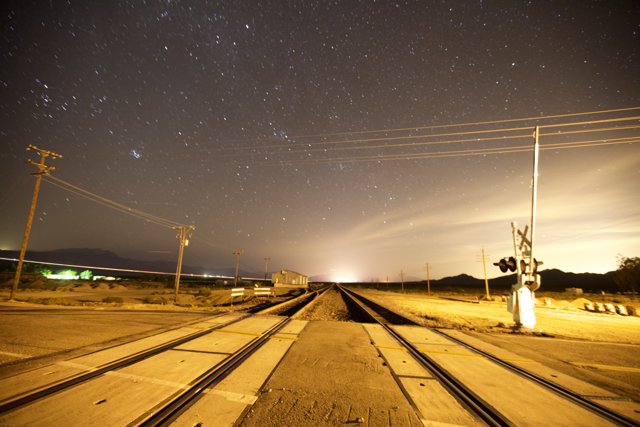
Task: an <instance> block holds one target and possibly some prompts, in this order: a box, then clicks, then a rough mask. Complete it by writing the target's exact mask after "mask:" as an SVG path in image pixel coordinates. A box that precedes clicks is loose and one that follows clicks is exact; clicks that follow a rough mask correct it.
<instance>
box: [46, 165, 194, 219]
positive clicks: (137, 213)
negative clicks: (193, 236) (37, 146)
mask: <svg viewBox="0 0 640 427" xmlns="http://www.w3.org/2000/svg"><path fill="white" fill-rule="evenodd" d="M45 181H47V182H48V183H50V184H52V185H54V186H56V187H58V188H61V189H63V190H66V191H69V192H71V193H74V194H76V195H78V196H80V197H83V198H85V199H88V200H91V201H93V202H95V203H98V204H100V205H103V206H106V207H109V208H111V209H114V210H117V211H119V212H122V213H124V214H127V215H131V216H134V217H136V218H140V219H143V220H145V221H147V222H151V223H154V224H156V225H160V226H163V227H167V228H174V227H181V226H185V225H184V224H180V223H178V222H174V221H170V220H167V219H164V218H160V217H158V216H155V215H152V214H149V213H146V212H143V211H141V210H138V209H134V208H131V207H129V206H126V205H123V204H121V203H118V202H115V201H113V200H110V199H107V198H106V197H102V196H99V195H97V194H95V193H92V192H90V191H89V190H85V189H83V188H80V187H78V186H76V185H73V184H71V183H69V182H67V181H64V180H62V179H60V178H58V177H55V176H53V175H47V176H46V177H45Z"/></svg>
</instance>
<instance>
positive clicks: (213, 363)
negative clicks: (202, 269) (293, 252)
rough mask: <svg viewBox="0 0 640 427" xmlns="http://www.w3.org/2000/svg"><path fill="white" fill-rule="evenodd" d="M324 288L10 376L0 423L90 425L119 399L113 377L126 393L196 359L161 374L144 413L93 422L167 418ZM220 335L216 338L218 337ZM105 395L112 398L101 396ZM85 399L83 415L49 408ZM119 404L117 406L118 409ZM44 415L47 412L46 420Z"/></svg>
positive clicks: (5, 384)
mask: <svg viewBox="0 0 640 427" xmlns="http://www.w3.org/2000/svg"><path fill="white" fill-rule="evenodd" d="M324 290H326V288H325V289H322V290H320V291H316V292H309V293H306V294H303V295H301V296H299V297H296V298H294V299H292V300H289V301H285V302H283V303H280V304H275V305H271V306H269V307H267V308H266V309H264V310H262V311H260V312H256V313H229V314H222V315H216V316H212V317H211V318H209V319H207V320H205V321H202V322H199V323H195V324H193V325H191V326H188V327H186V328H182V329H181V330H180V331H179V332H178V331H169V332H164V333H161V334H159V335H157V336H153V337H147V338H144V339H142V340H139V341H136V342H132V343H127V344H123V345H120V346H116V347H113V348H109V349H105V350H102V351H99V352H95V353H91V354H88V355H84V356H81V357H78V358H74V359H72V360H71V361H67V362H63V363H61V364H60V365H56V366H47V367H44V368H40V369H38V370H34V371H29V372H25V373H21V374H18V375H16V376H14V377H11V378H9V379H4V380H3V381H2V384H3V385H2V387H3V388H4V389H5V395H3V396H2V397H1V398H0V424H1V425H24V424H33V423H36V424H40V425H44V424H47V425H53V424H59V423H64V424H85V423H89V424H91V423H92V422H91V420H90V419H83V417H85V416H87V412H86V411H91V410H92V409H93V408H95V407H98V406H101V405H104V406H105V407H106V406H108V404H109V403H111V401H117V400H118V399H119V397H118V396H114V393H113V392H110V391H108V390H105V388H107V389H108V388H109V385H108V384H107V383H109V382H112V383H114V385H113V387H116V388H117V387H120V388H122V394H123V395H125V394H127V393H128V392H129V391H130V390H131V389H132V388H134V387H138V385H139V384H140V383H142V382H145V381H146V382H149V381H150V382H153V381H154V380H153V379H152V378H151V377H150V376H149V375H148V372H149V367H150V366H153V371H154V372H157V371H163V370H164V371H168V372H169V374H171V371H176V368H177V366H180V365H182V366H185V365H195V366H197V367H196V368H194V369H191V373H184V372H183V373H180V374H179V375H178V374H176V375H174V377H172V375H167V376H166V378H171V379H170V380H158V379H155V382H156V383H157V384H156V385H157V386H158V387H157V388H163V387H164V390H163V392H162V393H156V391H155V390H153V388H152V387H151V388H149V395H153V396H151V398H150V399H149V401H148V402H147V403H146V404H143V405H138V406H139V409H137V410H138V411H139V412H138V413H135V410H136V409H134V410H132V411H130V413H127V414H124V415H123V417H115V418H114V419H113V423H112V422H109V421H108V420H102V421H100V420H98V419H96V420H93V423H96V422H99V423H105V424H117V425H119V424H135V425H140V424H142V425H148V426H152V425H163V424H167V423H168V422H170V421H171V420H172V419H174V418H175V417H177V416H179V415H180V414H181V413H182V412H184V411H185V410H186V409H187V408H189V407H190V406H191V405H192V404H193V403H194V402H196V401H197V400H198V398H199V397H200V396H201V394H202V393H203V392H204V391H205V390H207V389H209V388H211V387H212V386H214V385H215V384H217V383H218V382H219V381H221V380H222V379H224V378H225V377H226V376H227V375H229V374H230V373H231V372H232V371H233V370H234V369H235V368H237V367H238V366H239V365H240V364H242V363H243V362H244V361H245V360H247V358H249V357H250V356H251V355H252V354H254V353H255V352H256V351H257V350H258V349H260V347H261V346H263V345H264V344H265V343H266V342H268V341H269V340H270V339H271V338H273V337H274V336H275V335H276V334H278V332H279V331H282V330H283V328H284V327H286V326H287V325H288V324H289V322H290V320H291V319H290V317H289V316H290V315H289V314H288V313H293V312H295V311H297V310H299V309H300V308H302V307H303V306H304V305H306V304H308V303H309V302H310V301H312V300H313V299H314V298H315V297H316V296H317V295H319V294H320V293H321V292H322V291H324ZM279 312H284V313H286V317H283V316H273V315H270V313H279ZM194 330H195V331H194ZM214 335H215V336H216V339H215V340H214V339H213V338H212V337H213V336H214ZM182 366H181V367H182ZM183 370H184V369H183ZM189 370H190V369H186V371H189ZM114 378H115V380H114ZM109 379H110V380H111V381H110V380H109ZM9 390H13V391H9ZM87 390H89V391H87ZM101 393H104V395H105V396H107V395H108V396H109V397H103V398H100V395H101ZM136 393H137V394H139V393H140V391H139V390H138V391H137V392H136ZM154 393H155V394H157V396H156V395H154ZM91 394H95V397H89V396H87V395H91ZM83 399H84V400H86V402H85V408H79V409H77V412H78V413H79V414H82V415H78V417H80V418H78V419H75V418H74V416H69V415H64V414H59V411H58V415H60V416H58V415H56V411H55V410H52V409H46V408H52V407H55V406H57V405H59V406H60V407H69V406H70V405H72V402H73V401H74V400H75V401H77V400H83ZM143 400H144V399H143ZM158 402H159V403H158ZM80 405H82V403H80ZM145 405H146V408H145ZM121 406H122V405H120V404H118V405H117V406H116V405H114V409H116V408H121ZM133 406H136V405H133ZM92 407H93V408H92ZM43 408H44V409H43ZM83 411H84V412H83ZM70 412H72V413H73V412H74V411H73V410H71V411H70ZM39 413H45V414H49V415H45V416H43V417H41V418H40V417H39V415H38V414H39ZM103 416H104V415H103Z"/></svg>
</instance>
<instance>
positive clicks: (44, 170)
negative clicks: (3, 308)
mask: <svg viewBox="0 0 640 427" xmlns="http://www.w3.org/2000/svg"><path fill="white" fill-rule="evenodd" d="M29 150H34V151H37V152H38V154H40V163H36V162H34V161H33V160H31V159H29V160H27V163H29V164H30V165H33V166H35V167H36V168H38V171H37V172H36V173H35V174H34V175H35V176H36V185H35V187H34V189H33V198H32V199H31V207H30V208H29V216H28V218H27V226H26V227H25V229H24V237H23V239H22V247H21V248H20V257H19V259H18V267H17V268H16V275H15V276H14V277H13V286H12V287H11V295H10V296H9V300H13V298H14V297H15V295H16V291H17V290H18V284H19V283H20V275H21V274H22V265H23V264H24V255H25V253H26V252H27V243H29V235H30V234H31V225H32V224H33V216H34V214H35V212H36V205H37V204H38V193H40V184H41V182H42V175H47V174H49V172H50V171H52V170H55V167H53V166H47V165H46V164H45V161H46V160H47V157H51V158H52V159H59V158H61V157H62V156H61V155H60V154H56V153H54V152H52V151H47V150H43V149H41V148H38V147H36V146H35V145H31V144H29V145H28V146H27V151H29Z"/></svg>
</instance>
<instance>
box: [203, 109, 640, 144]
mask: <svg viewBox="0 0 640 427" xmlns="http://www.w3.org/2000/svg"><path fill="white" fill-rule="evenodd" d="M632 109H640V107H634V108H630V109H629V110H632ZM611 111H622V110H611ZM585 114H587V113H585ZM513 120H516V119H513ZM632 120H640V116H627V117H616V118H609V119H600V120H588V121H577V122H569V123H558V124H548V125H539V126H538V127H539V128H541V129H543V128H557V127H569V126H589V125H593V124H601V123H613V122H624V121H632ZM467 125H471V124H460V125H455V124H451V125H442V126H441V127H456V126H467ZM433 128H435V127H433ZM534 128H535V126H534V125H528V126H519V127H511V128H494V129H480V130H470V131H461V132H447V133H437V134H420V135H401V136H384V137H383V136H381V137H375V138H358V139H344V140H332V141H316V142H310V143H302V144H297V145H296V144H295V143H287V144H269V145H263V146H246V147H230V148H226V147H225V148H219V149H213V150H206V149H203V150H200V151H209V152H224V151H233V152H234V153H232V154H231V156H236V155H245V154H242V153H239V151H247V150H258V151H260V150H268V149H274V148H287V149H292V148H293V149H294V151H302V150H308V149H312V147H314V146H323V145H344V144H362V143H369V142H374V143H375V142H381V141H396V140H415V139H421V138H439V137H451V136H463V135H476V134H491V133H505V132H515V131H522V130H531V131H533V129H534ZM565 133H566V132H565ZM254 154H258V153H254Z"/></svg>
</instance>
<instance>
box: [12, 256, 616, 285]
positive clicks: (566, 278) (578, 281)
mask: <svg viewBox="0 0 640 427" xmlns="http://www.w3.org/2000/svg"><path fill="white" fill-rule="evenodd" d="M18 256H19V252H18V251H6V250H0V257H1V258H12V259H15V258H18ZM26 259H28V260H32V261H39V262H43V263H59V264H75V265H83V266H85V265H86V266H95V267H110V268H120V269H129V270H145V271H154V272H163V273H173V272H175V270H176V262H174V261H141V260H135V259H130V258H123V257H121V256H119V255H117V254H115V253H113V252H111V251H106V250H103V249H95V248H70V249H57V250H53V251H27V256H26ZM10 263H11V262H10V261H2V260H0V267H2V266H7V265H8V264H10ZM92 270H93V272H94V274H96V273H97V274H114V273H113V272H110V271H109V270H100V269H97V268H92ZM182 272H183V273H191V274H211V275H220V276H229V277H233V275H234V274H235V269H234V268H233V267H219V268H216V267H215V266H214V267H208V268H205V267H194V266H188V265H183V266H182ZM118 274H121V275H123V273H118ZM240 276H242V277H257V278H262V277H264V272H251V271H246V270H240ZM540 276H541V277H542V287H541V290H542V291H545V290H547V291H562V290H564V289H566V288H582V289H583V290H584V291H587V292H599V291H601V290H604V291H607V292H615V291H617V290H618V288H617V286H616V284H615V282H614V280H613V277H614V272H613V271H610V272H608V273H605V274H596V273H565V272H564V271H561V270H557V269H549V270H542V271H541V272H540ZM311 280H312V281H331V280H330V279H329V278H328V276H326V275H315V276H312V277H311ZM430 282H431V288H432V289H434V290H438V289H442V290H444V289H448V290H455V289H456V288H466V289H478V290H483V289H484V286H485V284H484V279H477V278H475V277H472V276H469V275H468V274H460V275H457V276H452V277H444V278H442V279H437V280H431V281H430ZM515 282H516V275H515V274H509V275H505V276H501V277H496V278H493V279H489V287H490V289H491V290H492V292H502V291H508V290H509V289H510V288H511V285H512V284H513V283H515ZM405 284H406V286H407V287H423V286H426V280H414V281H411V280H407V281H406V282H405Z"/></svg>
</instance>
